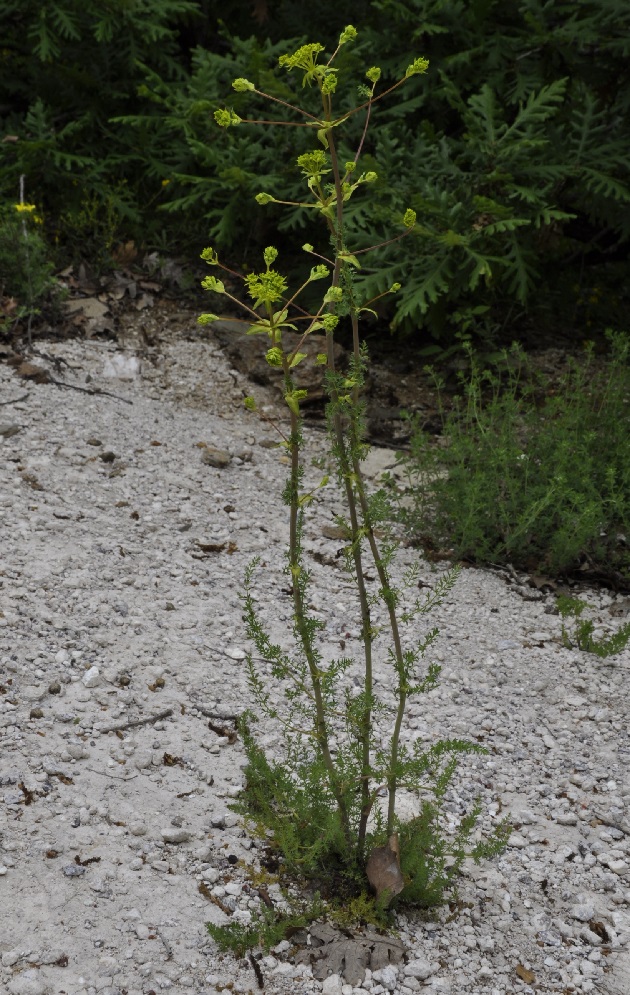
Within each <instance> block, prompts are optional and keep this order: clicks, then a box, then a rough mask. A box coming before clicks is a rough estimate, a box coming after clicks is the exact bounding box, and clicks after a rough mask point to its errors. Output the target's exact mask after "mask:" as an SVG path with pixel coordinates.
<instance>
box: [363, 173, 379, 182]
mask: <svg viewBox="0 0 630 995" xmlns="http://www.w3.org/2000/svg"><path fill="white" fill-rule="evenodd" d="M375 180H378V173H375V172H374V170H371V171H370V172H369V173H366V174H365V176H364V177H363V182H364V183H374V181H375Z"/></svg>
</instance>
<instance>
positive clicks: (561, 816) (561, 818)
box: [555, 812, 578, 826]
mask: <svg viewBox="0 0 630 995" xmlns="http://www.w3.org/2000/svg"><path fill="white" fill-rule="evenodd" d="M555 818H556V822H557V823H558V825H559V826H577V821H578V820H577V815H576V814H575V813H574V812H558V813H557V815H556V817H555Z"/></svg>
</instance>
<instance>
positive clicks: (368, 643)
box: [327, 132, 374, 858]
mask: <svg viewBox="0 0 630 995" xmlns="http://www.w3.org/2000/svg"><path fill="white" fill-rule="evenodd" d="M328 146H329V151H330V158H331V163H332V170H333V178H334V182H335V191H336V195H337V225H336V228H335V226H334V225H332V224H331V225H330V229H331V233H332V236H333V239H334V247H335V268H334V272H333V286H339V284H340V277H341V259H340V255H339V254H340V253H341V251H342V250H343V198H342V186H341V175H340V171H339V161H338V158H337V150H336V148H335V142H334V138H333V134H332V132H329V133H328ZM353 338H354V358H355V363H356V364H357V368H358V363H359V362H360V343H359V337H358V327H357V331H356V334H355V335H353ZM327 346H328V348H327V358H328V368H329V370H330V371H331V373H334V372H335V355H334V341H333V336H332V334H329V335H328V337H327ZM353 395H354V396H353V402H354V403H353V409H355V410H356V402H357V401H358V388H357V391H355V392H353ZM331 405H332V424H333V431H334V435H335V440H336V443H337V451H338V459H339V467H340V470H341V475H342V477H343V483H344V489H345V492H346V503H347V506H348V513H349V517H350V528H351V533H352V558H353V561H354V570H355V574H356V584H357V591H358V595H359V605H360V609H361V632H362V637H363V647H364V704H363V711H362V714H361V720H360V726H359V742H360V746H361V817H360V821H359V831H358V837H357V851H358V856H359V858H362V857H363V848H364V844H365V836H366V832H367V822H368V818H369V814H370V810H371V808H372V802H371V798H370V775H371V732H372V699H373V688H374V677H373V665H372V640H373V630H372V618H371V613H370V601H369V597H368V592H367V588H366V586H365V579H364V576H363V556H362V552H361V535H360V526H361V523H360V521H359V515H358V512H357V502H356V498H355V486H356V483H355V481H356V480H357V471H356V466H358V463H357V461H356V459H354V457H353V450H354V449H355V445H356V440H355V439H353V434H354V433H352V432H351V436H350V446H349V452H348V446H347V441H346V437H345V433H344V428H343V420H342V417H341V412H340V410H339V395H338V392H337V390H336V388H335V387H334V381H333V387H332V389H331ZM354 421H355V418H354V415H352V416H351V424H352V423H353V422H354ZM353 464H355V465H353ZM358 472H359V475H360V472H361V471H360V469H359V471H358Z"/></svg>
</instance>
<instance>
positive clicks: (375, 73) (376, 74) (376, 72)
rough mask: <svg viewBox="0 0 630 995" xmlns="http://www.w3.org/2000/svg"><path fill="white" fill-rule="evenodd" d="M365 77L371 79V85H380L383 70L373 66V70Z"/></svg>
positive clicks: (369, 70)
mask: <svg viewBox="0 0 630 995" xmlns="http://www.w3.org/2000/svg"><path fill="white" fill-rule="evenodd" d="M365 75H366V77H367V78H368V79H369V81H370V83H378V81H379V79H380V78H381V70H380V68H379V67H378V66H372V68H371V69H368V71H367V72H366V74H365Z"/></svg>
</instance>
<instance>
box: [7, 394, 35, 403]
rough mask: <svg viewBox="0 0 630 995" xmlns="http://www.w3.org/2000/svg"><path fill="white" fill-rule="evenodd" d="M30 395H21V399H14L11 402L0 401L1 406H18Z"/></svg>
mask: <svg viewBox="0 0 630 995" xmlns="http://www.w3.org/2000/svg"><path fill="white" fill-rule="evenodd" d="M30 396H31V395H30V394H22V397H15V398H14V399H13V400H12V401H0V405H2V404H20V403H21V402H22V401H28V399H29V397H30Z"/></svg>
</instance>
